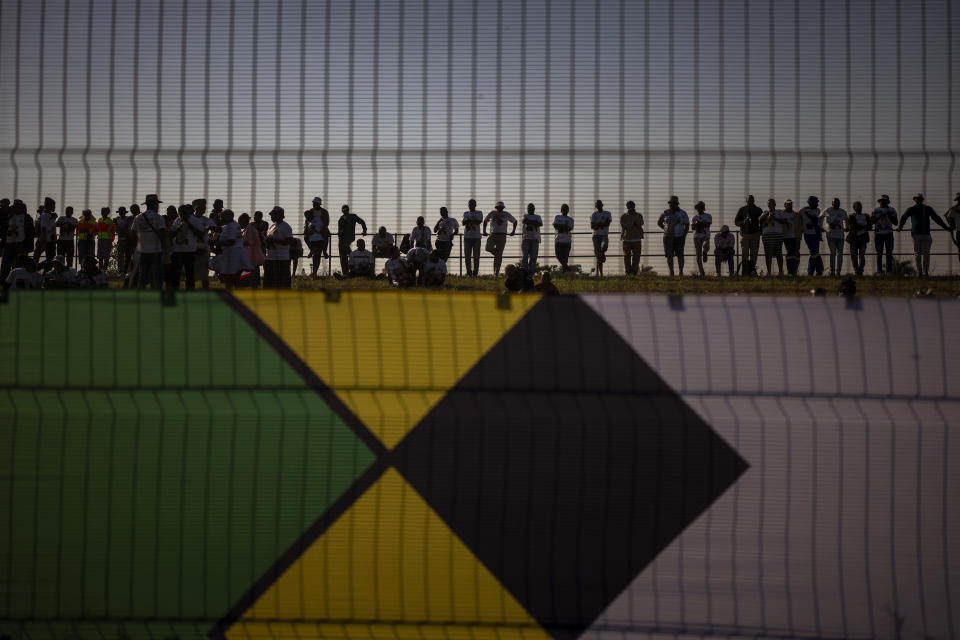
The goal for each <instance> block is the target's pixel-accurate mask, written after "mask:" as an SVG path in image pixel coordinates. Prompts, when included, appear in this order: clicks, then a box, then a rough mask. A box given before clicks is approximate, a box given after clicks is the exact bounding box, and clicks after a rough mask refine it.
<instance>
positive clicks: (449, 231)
mask: <svg viewBox="0 0 960 640" xmlns="http://www.w3.org/2000/svg"><path fill="white" fill-rule="evenodd" d="M433 231H434V233H436V234H437V251H439V252H440V258H441V259H442V260H443V261H444V262H446V261H447V260H449V259H450V252H451V251H452V250H453V239H454V238H455V237H456V235H457V234H458V233H460V223H458V222H457V221H456V220H455V219H453V218H451V217H450V213H449V212H448V211H447V208H446V207H440V219H439V220H437V224H435V225H434V226H433Z"/></svg>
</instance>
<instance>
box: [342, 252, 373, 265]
mask: <svg viewBox="0 0 960 640" xmlns="http://www.w3.org/2000/svg"><path fill="white" fill-rule="evenodd" d="M347 264H348V265H350V266H351V267H362V266H370V267H372V266H373V254H372V253H370V252H369V251H367V250H366V249H355V250H354V251H351V252H350V256H349V257H348V258H347Z"/></svg>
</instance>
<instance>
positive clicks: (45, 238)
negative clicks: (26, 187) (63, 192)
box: [33, 198, 57, 261]
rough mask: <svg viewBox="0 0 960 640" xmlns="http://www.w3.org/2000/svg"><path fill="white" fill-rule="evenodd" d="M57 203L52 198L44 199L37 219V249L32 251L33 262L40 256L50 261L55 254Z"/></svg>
mask: <svg viewBox="0 0 960 640" xmlns="http://www.w3.org/2000/svg"><path fill="white" fill-rule="evenodd" d="M56 210H57V203H56V202H54V200H53V198H44V199H43V207H41V209H40V215H39V216H38V217H37V248H36V251H34V254H33V259H34V261H39V260H40V257H41V256H44V257H45V258H46V260H52V259H53V257H54V256H55V255H56V253H57V214H56Z"/></svg>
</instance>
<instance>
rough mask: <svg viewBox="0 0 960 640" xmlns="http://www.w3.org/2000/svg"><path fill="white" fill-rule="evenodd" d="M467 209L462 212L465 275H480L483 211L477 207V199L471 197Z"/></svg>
mask: <svg viewBox="0 0 960 640" xmlns="http://www.w3.org/2000/svg"><path fill="white" fill-rule="evenodd" d="M467 207H468V209H467V210H466V211H464V212H463V250H464V252H465V253H466V263H467V275H468V276H478V275H480V238H481V237H482V236H483V234H482V233H481V232H480V225H481V224H483V212H482V211H479V210H478V209H477V201H476V200H473V199H471V200H470V202H468V203H467Z"/></svg>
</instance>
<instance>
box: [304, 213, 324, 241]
mask: <svg viewBox="0 0 960 640" xmlns="http://www.w3.org/2000/svg"><path fill="white" fill-rule="evenodd" d="M303 235H304V239H305V240H306V241H307V242H323V241H324V239H325V238H324V237H323V222H321V221H320V214H319V213H316V214H314V216H313V220H309V221H307V224H305V225H304V226H303Z"/></svg>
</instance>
